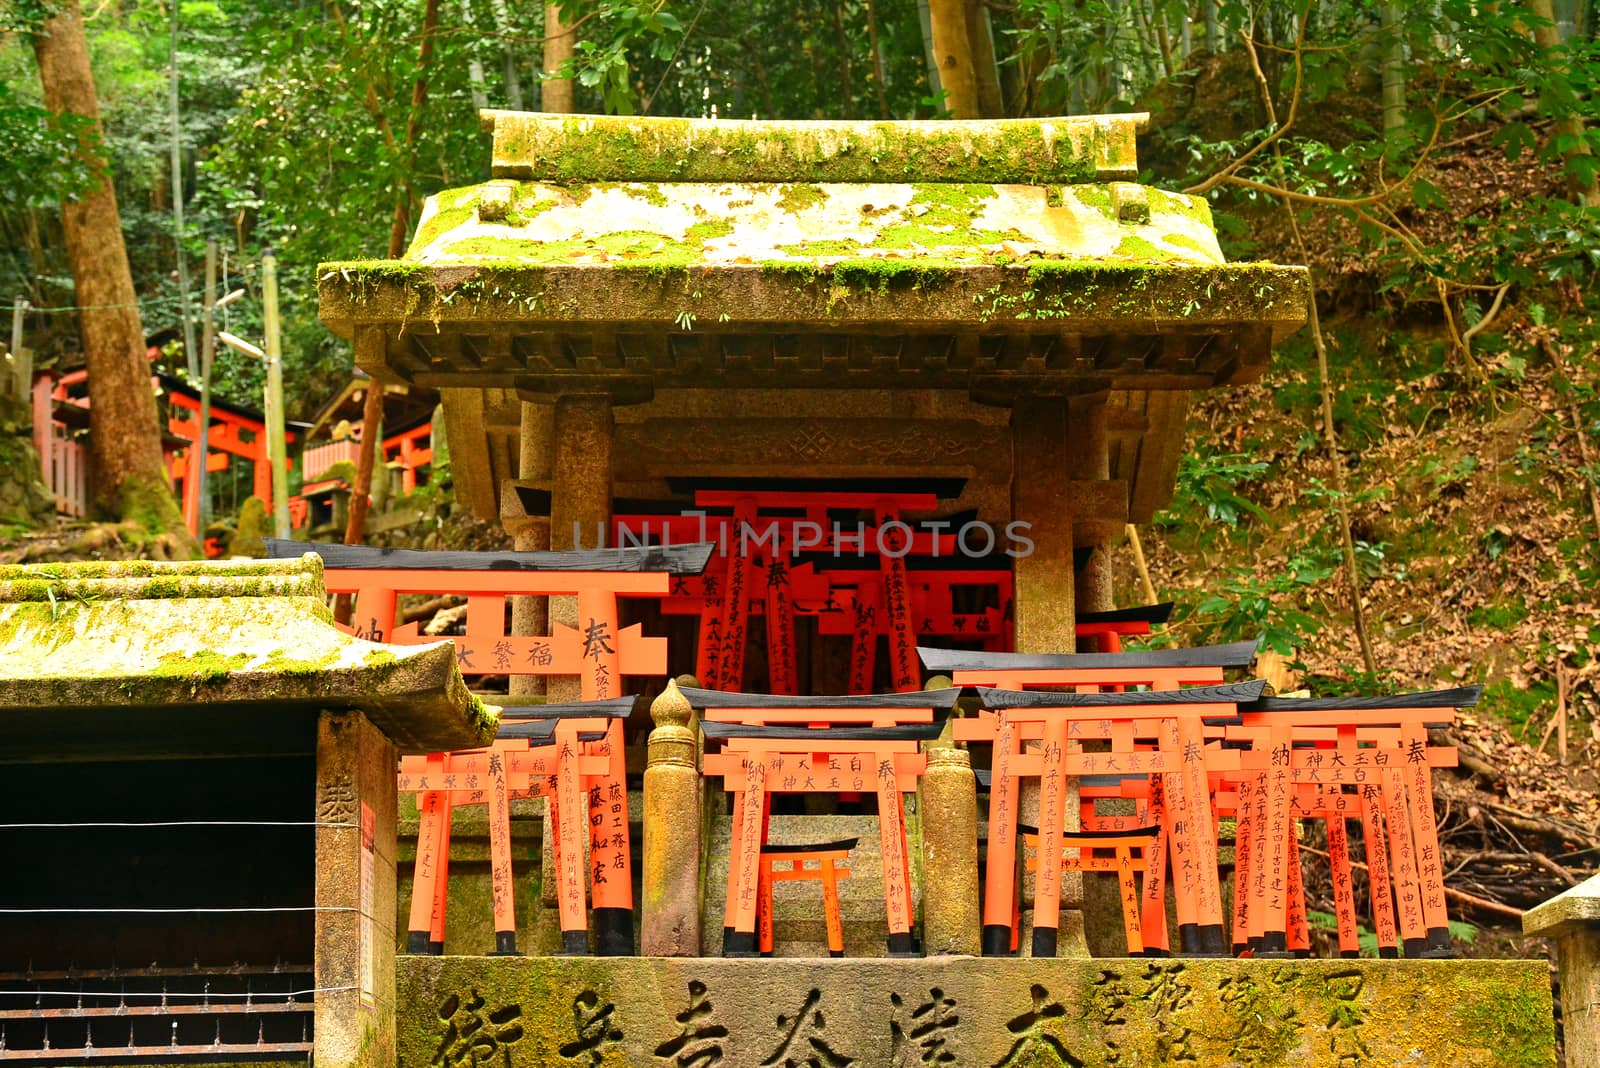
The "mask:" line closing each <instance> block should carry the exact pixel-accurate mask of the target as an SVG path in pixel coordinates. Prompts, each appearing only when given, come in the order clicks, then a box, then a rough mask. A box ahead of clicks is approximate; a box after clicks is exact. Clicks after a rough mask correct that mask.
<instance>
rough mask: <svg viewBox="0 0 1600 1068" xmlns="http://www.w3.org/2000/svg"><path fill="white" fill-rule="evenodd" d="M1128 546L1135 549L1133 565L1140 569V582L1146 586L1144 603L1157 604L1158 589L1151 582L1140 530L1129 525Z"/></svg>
mask: <svg viewBox="0 0 1600 1068" xmlns="http://www.w3.org/2000/svg"><path fill="white" fill-rule="evenodd" d="M1128 544H1129V545H1130V546H1132V547H1133V563H1134V566H1135V567H1137V568H1138V569H1139V582H1140V583H1141V584H1142V585H1143V586H1144V603H1145V604H1155V603H1156V587H1155V584H1154V583H1152V582H1151V581H1150V568H1149V567H1147V566H1146V565H1145V562H1144V546H1143V545H1141V544H1139V528H1138V527H1136V526H1134V525H1133V524H1132V523H1129V524H1128Z"/></svg>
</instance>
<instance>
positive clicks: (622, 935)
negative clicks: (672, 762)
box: [267, 539, 712, 956]
mask: <svg viewBox="0 0 1600 1068" xmlns="http://www.w3.org/2000/svg"><path fill="white" fill-rule="evenodd" d="M711 548H712V547H711V546H709V545H679V546H662V547H658V546H650V547H646V548H642V549H597V550H585V551H569V552H511V553H483V552H421V551H416V550H409V549H374V548H369V547H366V546H357V545H327V544H319V543H311V542H295V541H280V540H278V539H269V540H268V541H267V555H268V556H269V557H272V558H279V559H281V558H284V557H292V556H298V555H300V554H302V553H306V552H314V553H316V554H317V555H318V556H321V557H322V560H323V564H324V565H325V567H326V571H325V574H324V582H325V584H326V586H327V588H328V590H329V592H331V593H350V594H355V598H356V602H355V608H354V616H353V618H354V619H355V620H356V621H357V622H356V625H355V626H353V627H347V628H346V629H348V630H350V631H351V633H354V634H355V635H356V636H358V637H363V638H368V639H370V640H373V641H386V642H391V643H396V644H401V645H405V644H416V643H420V642H427V641H430V640H433V639H431V638H430V637H429V636H426V635H423V634H420V633H419V632H418V629H417V626H416V624H414V623H412V624H406V625H399V622H398V616H397V615H396V606H397V603H398V599H399V597H400V595H401V594H413V593H417V594H434V595H437V594H464V595H465V596H466V599H467V633H466V635H465V636H464V637H460V638H457V639H455V641H456V646H457V659H458V660H459V662H460V665H461V671H462V673H463V674H468V675H488V674H505V675H543V676H550V675H562V676H573V675H576V676H578V679H579V682H580V685H581V690H582V696H583V699H584V700H586V701H602V700H606V699H608V698H612V697H617V696H619V695H620V690H621V680H622V677H623V676H624V675H635V676H637V675H656V676H659V675H665V674H666V671H667V643H666V639H665V638H653V637H645V636H644V635H643V634H642V633H641V628H640V627H639V625H638V624H634V625H633V626H630V627H626V628H619V627H618V625H617V600H618V598H619V597H624V596H635V597H659V596H661V595H662V594H664V593H666V592H667V589H668V588H669V586H670V584H671V581H672V576H673V575H674V574H698V573H699V572H700V571H701V570H702V569H704V567H705V565H706V562H707V561H708V560H709V559H710V556H711ZM560 595H575V596H576V597H577V601H578V619H579V628H573V627H568V626H564V625H561V624H557V625H556V626H555V627H554V628H553V629H552V632H551V633H550V634H549V635H513V634H508V633H507V632H506V620H507V616H508V612H507V606H506V598H507V597H516V596H560ZM578 723H579V727H580V729H582V730H585V731H590V732H594V731H602V732H604V733H605V739H604V742H605V744H606V745H608V746H609V748H610V753H611V760H612V768H613V770H612V772H611V777H610V779H609V780H608V781H607V782H606V784H605V787H604V791H603V792H604V793H605V794H610V793H611V792H612V787H613V786H615V787H616V789H617V790H619V791H622V792H623V794H624V796H626V784H625V782H624V778H623V772H624V767H623V758H622V753H623V739H622V727H621V721H620V720H618V719H609V720H608V719H591V720H580V721H578ZM586 744H591V745H592V744H594V743H586ZM591 796H592V795H591ZM439 804H440V806H441V807H442V808H444V809H445V811H446V812H448V809H449V806H450V799H449V797H444V798H442V799H441V800H440V801H439ZM597 815H603V814H600V813H596V812H594V811H591V813H590V818H591V820H593V819H594V818H595V817H596V816H597ZM590 861H591V865H592V870H591V873H590V881H591V883H592V886H593V899H594V913H595V929H596V931H597V932H599V938H598V943H599V948H600V952H601V954H602V955H605V956H627V955H629V954H631V953H632V952H633V885H632V868H633V862H632V851H631V849H630V847H629V842H628V837H627V835H626V834H623V835H622V836H621V837H620V839H619V838H617V837H616V836H611V835H604V836H601V837H598V838H595V839H594V840H593V841H592V842H591V848H590ZM596 871H598V872H600V873H601V875H602V876H603V875H604V873H605V872H615V873H618V874H619V875H620V877H614V878H609V879H602V878H596V877H595V876H594V872H596Z"/></svg>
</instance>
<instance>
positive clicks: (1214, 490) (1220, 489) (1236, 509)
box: [1155, 452, 1270, 527]
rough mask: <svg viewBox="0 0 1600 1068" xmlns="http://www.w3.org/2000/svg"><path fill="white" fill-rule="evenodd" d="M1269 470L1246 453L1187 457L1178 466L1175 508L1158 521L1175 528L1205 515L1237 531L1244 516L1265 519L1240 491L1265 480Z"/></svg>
mask: <svg viewBox="0 0 1600 1068" xmlns="http://www.w3.org/2000/svg"><path fill="white" fill-rule="evenodd" d="M1269 466H1270V465H1268V464H1266V463H1263V462H1262V461H1260V460H1252V459H1251V458H1250V457H1249V456H1248V455H1245V454H1243V453H1226V454H1223V453H1193V452H1191V453H1186V454H1184V456H1183V459H1182V460H1180V461H1179V462H1178V479H1177V487H1176V489H1175V491H1174V492H1173V495H1172V504H1171V506H1170V507H1168V508H1167V509H1165V510H1164V511H1162V512H1161V513H1160V514H1159V515H1157V516H1156V519H1155V521H1156V523H1157V524H1158V525H1161V526H1172V525H1173V524H1175V523H1177V522H1178V521H1179V520H1180V518H1181V517H1185V516H1191V515H1196V514H1200V513H1204V515H1205V517H1206V518H1207V519H1209V520H1211V521H1212V522H1214V523H1221V524H1223V525H1224V526H1228V527H1236V526H1238V525H1239V520H1240V518H1241V517H1242V516H1245V515H1249V516H1254V517H1255V518H1256V519H1265V518H1267V514H1266V512H1265V511H1263V510H1262V508H1261V506H1260V505H1258V504H1256V503H1255V502H1254V501H1251V500H1249V499H1248V498H1246V497H1244V496H1243V495H1242V494H1240V493H1239V491H1238V487H1239V486H1240V485H1241V484H1243V483H1246V482H1254V481H1257V480H1259V479H1261V478H1264V477H1265V476H1266V474H1267V470H1268V467H1269Z"/></svg>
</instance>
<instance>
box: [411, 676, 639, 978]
mask: <svg viewBox="0 0 1600 1068" xmlns="http://www.w3.org/2000/svg"><path fill="white" fill-rule="evenodd" d="M632 706H633V699H632V698H629V697H621V698H613V699H611V700H609V701H590V702H575V703H569V704H548V705H531V706H524V707H517V706H511V707H507V708H504V709H502V710H501V726H500V731H499V734H498V736H497V737H496V739H495V742H494V744H493V745H492V746H490V747H488V748H486V749H469V750H464V751H460V752H455V753H434V754H431V755H428V756H407V757H402V758H401V761H400V778H399V789H400V792H401V793H415V794H417V795H418V797H419V802H418V805H417V809H418V814H419V816H420V817H421V825H420V826H419V828H418V831H417V861H416V874H415V877H414V879H413V883H412V899H411V919H410V923H409V925H408V932H409V934H408V936H407V944H406V949H407V952H410V953H427V952H434V953H438V952H441V951H442V948H443V944H444V916H445V904H446V897H447V889H446V888H447V886H448V878H449V839H450V820H449V814H450V809H451V808H455V807H460V806H462V805H472V804H487V805H488V808H489V856H490V882H491V888H492V893H493V902H494V920H495V952H496V953H499V954H506V955H509V954H515V953H516V952H517V944H516V930H517V926H516V913H515V906H514V894H513V882H512V876H511V808H510V802H511V800H512V799H514V798H518V797H545V798H546V799H547V802H546V803H547V805H548V806H549V811H550V821H551V826H552V830H553V832H554V835H555V857H556V872H557V879H558V888H557V889H558V894H557V901H558V904H559V909H560V918H561V936H562V947H563V952H565V953H569V954H581V953H584V952H585V951H586V949H587V945H588V923H587V920H586V918H585V914H584V875H583V838H582V835H583V833H584V828H585V827H586V826H588V825H589V824H590V822H591V820H592V818H593V817H592V816H591V818H590V820H584V819H576V818H564V817H563V815H562V813H563V810H564V811H566V812H583V811H585V810H586V809H587V810H590V811H592V810H593V808H594V806H593V805H586V803H585V802H586V801H587V800H588V798H589V796H590V792H591V790H594V789H600V790H606V789H608V788H609V787H610V786H612V785H614V782H613V780H614V774H613V773H614V768H613V757H614V754H613V752H612V750H611V747H610V739H609V737H608V734H609V732H607V731H588V730H585V729H583V726H582V725H583V724H585V723H588V722H590V721H593V720H608V719H621V718H626V717H627V715H628V714H629V712H630V711H631V710H632ZM586 743H587V744H586ZM605 800H607V801H609V800H611V799H610V798H606V799H605ZM618 803H619V804H621V805H622V813H623V817H622V818H623V819H624V821H625V819H626V800H625V799H623V800H621V801H619V802H618ZM623 833H624V835H625V834H626V826H625V825H624V827H623ZM591 837H592V836H591Z"/></svg>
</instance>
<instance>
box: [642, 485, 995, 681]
mask: <svg viewBox="0 0 1600 1068" xmlns="http://www.w3.org/2000/svg"><path fill="white" fill-rule="evenodd" d="M695 505H696V507H697V508H703V509H708V510H709V509H719V510H728V512H729V513H731V514H723V515H715V516H713V515H710V514H680V515H673V516H663V515H653V516H650V515H632V516H620V517H618V518H616V519H614V520H613V529H614V531H615V536H616V538H617V540H618V541H619V542H623V543H625V544H626V543H638V542H640V541H660V542H662V543H666V544H677V543H681V542H684V541H695V540H702V539H711V540H714V541H715V542H716V543H717V546H718V554H717V557H716V562H715V563H714V564H713V565H712V566H711V567H710V568H708V569H707V571H706V573H705V574H704V575H703V576H702V577H701V578H700V579H699V580H698V581H697V582H693V581H690V580H680V581H679V582H676V583H675V584H674V588H673V591H672V596H671V597H670V598H669V599H668V600H667V601H666V602H664V603H663V611H667V612H673V613H680V614H688V613H695V614H698V615H699V617H700V636H699V642H698V651H697V656H696V662H695V677H696V678H697V679H698V680H699V681H700V682H701V683H702V684H703V685H705V687H706V688H707V689H726V690H737V689H740V688H741V687H742V686H743V682H744V666H745V665H744V658H745V635H746V632H747V628H748V626H749V622H750V617H751V616H752V615H753V614H756V613H759V614H761V615H763V616H764V617H765V621H766V629H767V658H768V664H767V668H768V677H769V688H770V689H771V690H772V691H773V692H774V693H777V694H796V693H798V692H799V690H800V682H799V665H798V660H797V655H796V649H795V637H794V621H795V617H796V616H797V615H814V616H817V617H818V618H819V619H820V618H822V617H823V616H824V615H825V614H837V615H838V617H839V618H840V619H841V620H844V621H845V622H844V625H842V626H837V627H836V628H834V629H829V630H823V631H822V632H823V633H849V634H852V635H853V636H854V640H853V642H852V645H851V656H850V664H851V666H850V679H851V686H850V688H851V690H852V691H854V692H859V693H866V692H869V691H870V690H871V688H872V675H873V668H874V660H875V659H876V655H877V639H878V635H879V634H886V635H888V638H889V668H890V680H891V685H892V686H893V688H894V689H896V690H902V691H904V690H915V689H916V688H917V687H918V685H919V684H920V683H919V679H918V671H917V662H916V629H915V622H914V618H915V615H916V605H915V603H914V600H913V593H912V588H911V583H910V582H909V581H908V580H907V565H906V557H907V556H909V555H912V554H917V555H932V556H938V555H940V554H941V551H942V553H943V555H946V556H953V555H954V554H955V551H956V544H955V537H954V535H935V534H933V533H931V532H928V531H925V530H919V529H917V528H915V527H913V526H912V525H910V524H908V523H906V522H904V521H903V520H902V519H901V518H900V517H901V515H902V514H904V513H905V512H908V511H931V510H932V509H933V508H934V507H936V506H937V505H938V497H937V496H936V495H934V494H933V493H890V492H858V491H847V490H819V491H796V490H743V489H738V490H721V489H716V490H700V491H698V492H696V494H695ZM841 511H847V512H857V513H860V512H870V513H871V515H872V522H871V523H870V524H869V523H867V522H865V521H861V522H859V523H858V524H857V525H856V526H853V527H842V526H839V525H837V524H836V513H838V512H841ZM802 553H804V554H808V555H809V556H810V558H811V560H812V561H815V560H816V559H817V558H818V557H819V556H820V557H821V558H824V559H844V558H848V557H854V558H855V559H856V560H859V561H862V562H863V563H865V562H866V561H868V560H873V559H875V560H876V567H875V568H873V569H872V571H871V577H870V578H869V577H868V572H867V571H865V570H861V569H853V570H854V575H853V578H854V581H851V582H849V583H843V582H841V583H837V584H835V583H832V582H830V581H829V580H828V578H827V577H825V576H824V575H822V574H820V573H819V572H821V571H823V570H826V569H822V568H819V567H817V566H816V564H815V563H814V562H813V563H811V564H809V565H802V566H800V567H797V566H796V556H797V554H802ZM868 566H869V567H870V566H871V565H868ZM758 574H759V575H761V576H763V578H762V580H761V588H760V589H756V588H755V585H756V577H757V575H758ZM1006 578H1007V580H1008V581H1009V575H1008V576H1006ZM845 585H848V586H849V587H850V588H851V589H852V591H853V594H852V596H851V598H850V603H848V604H841V603H839V602H837V601H836V599H835V593H836V591H837V590H838V588H839V587H841V586H845ZM802 598H803V599H804V600H802ZM819 629H820V628H819Z"/></svg>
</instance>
